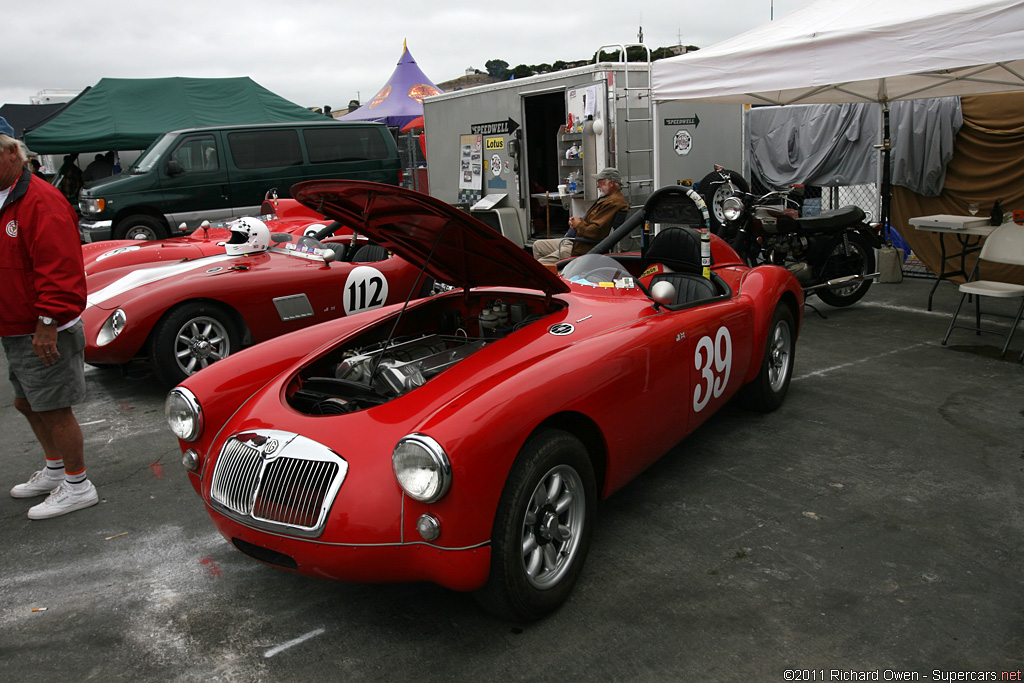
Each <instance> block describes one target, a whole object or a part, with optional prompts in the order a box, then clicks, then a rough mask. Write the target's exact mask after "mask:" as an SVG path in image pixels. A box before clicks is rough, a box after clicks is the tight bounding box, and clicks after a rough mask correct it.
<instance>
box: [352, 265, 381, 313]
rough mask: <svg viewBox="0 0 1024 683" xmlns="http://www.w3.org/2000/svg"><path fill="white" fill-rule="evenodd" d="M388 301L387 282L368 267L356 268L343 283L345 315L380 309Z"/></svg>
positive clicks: (375, 270)
mask: <svg viewBox="0 0 1024 683" xmlns="http://www.w3.org/2000/svg"><path fill="white" fill-rule="evenodd" d="M387 300H388V281H387V279H386V278H385V277H384V275H383V274H382V273H381V272H380V271H379V270H377V269H376V268H372V267H370V266H357V267H355V268H353V269H352V272H351V273H349V274H348V280H346V281H345V315H351V314H353V313H358V312H360V311H366V310H369V309H371V308H380V307H381V306H383V305H384V303H385V302H386V301H387Z"/></svg>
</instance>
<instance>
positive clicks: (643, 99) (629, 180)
mask: <svg viewBox="0 0 1024 683" xmlns="http://www.w3.org/2000/svg"><path fill="white" fill-rule="evenodd" d="M631 47H634V48H635V47H639V48H642V49H643V50H644V52H645V53H646V55H647V64H646V67H647V68H646V71H639V70H633V69H630V68H629V64H630V63H629V61H628V59H627V54H626V50H627V49H628V48H631ZM606 51H607V52H609V53H611V52H615V51H617V52H618V53H619V62H611V64H614V65H621V72H622V73H623V78H622V82H623V88H622V94H621V95H619V94H618V92H617V91H618V86H617V84H618V78H616V79H615V83H616V86H615V89H614V91H613V97H614V99H615V100H616V104H615V107H614V110H615V116H616V119H617V117H618V100H620V99H624V100H625V106H624V107H623V111H624V112H625V115H624V118H623V119H622V120H621V121H620V120H616V121H615V124H616V125H615V131H616V134H615V150H614V152H615V156H614V157H613V158H614V159H615V162H616V164H618V163H619V161H620V160H622V161H625V164H624V166H622V167H619V172H620V173H622V177H623V184H624V185H625V187H624V188H623V191H624V194H625V195H626V201H628V202H629V205H630V208H636V207H639V206H643V203H644V201H645V200H646V199H647V197H648V196H649V195H650V194H651V193H652V192H654V102H653V98H652V96H651V50H650V48H649V47H647V46H646V45H644V44H643V43H629V44H619V45H602V46H601V47H600V48H599V49H598V51H597V54H596V55H595V56H594V63H595V64H599V63H600V60H601V53H602V52H606ZM636 64H642V62H636ZM611 71H612V72H613V73H615V74H617V73H619V72H620V69H618V68H615V67H614V66H613V68H612V69H611ZM631 72H632V74H633V79H634V80H633V83H632V84H631V82H630V73H631ZM640 76H644V77H646V81H647V82H646V84H645V85H637V84H636V81H637V79H638V78H639V77H640ZM631 105H636V106H631ZM630 109H632V110H633V111H634V112H637V111H638V112H639V113H640V116H638V117H632V116H630ZM619 124H621V125H619ZM632 124H645V129H646V131H645V133H644V137H645V138H646V139H645V140H644V141H636V140H635V138H636V137H638V136H637V135H636V133H635V131H634V134H632V135H631V133H630V129H631V128H634V125H632ZM620 137H621V139H622V143H623V144H622V147H621V150H620V146H619V140H620ZM634 141H635V144H637V145H641V144H642V143H643V142H646V145H645V146H641V147H635V148H634V146H633V145H634ZM620 151H621V152H622V156H621V157H620V155H619V152H620Z"/></svg>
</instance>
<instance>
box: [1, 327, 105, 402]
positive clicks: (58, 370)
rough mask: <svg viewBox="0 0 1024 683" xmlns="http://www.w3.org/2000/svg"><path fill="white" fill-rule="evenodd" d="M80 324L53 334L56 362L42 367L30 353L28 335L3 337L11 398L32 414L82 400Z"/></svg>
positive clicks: (83, 340)
mask: <svg viewBox="0 0 1024 683" xmlns="http://www.w3.org/2000/svg"><path fill="white" fill-rule="evenodd" d="M82 328H83V324H82V321H81V320H79V321H78V322H77V323H75V324H74V325H72V326H71V327H69V328H68V329H66V330H61V331H60V332H58V333H57V351H58V352H59V353H60V360H59V361H57V363H56V364H55V365H44V364H43V361H42V360H40V358H39V356H37V355H36V354H35V352H34V351H33V350H32V335H31V334H28V335H22V336H19V337H4V338H3V342H4V352H6V354H7V376H8V378H9V379H10V380H11V386H13V387H14V395H15V396H17V397H18V398H24V399H26V400H28V404H29V405H30V406H32V410H34V411H36V412H40V411H47V410H57V409H59V408H69V407H71V406H73V405H75V404H76V403H81V402H82V401H84V400H85V332H84V331H83V329H82Z"/></svg>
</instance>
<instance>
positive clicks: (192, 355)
mask: <svg viewBox="0 0 1024 683" xmlns="http://www.w3.org/2000/svg"><path fill="white" fill-rule="evenodd" d="M230 353H231V340H230V337H229V336H228V331H227V328H225V327H224V323H222V322H221V321H219V320H217V319H216V318H212V317H210V316H205V315H204V316H197V317H195V318H191V319H189V320H186V321H185V324H183V325H182V326H181V328H180V329H179V330H178V333H177V334H176V335H175V338H174V360H175V362H176V363H177V364H178V367H179V368H180V369H181V371H182V372H183V373H185V375H186V376H189V375H194V374H195V373H197V372H199V371H200V370H202V369H203V368H205V367H206V366H208V365H209V364H210V363H213V362H214V361H217V360H220V359H221V358H226V357H227V356H228V355H230Z"/></svg>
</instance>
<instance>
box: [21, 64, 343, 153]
mask: <svg viewBox="0 0 1024 683" xmlns="http://www.w3.org/2000/svg"><path fill="white" fill-rule="evenodd" d="M323 118H324V117H323V115H322V114H317V113H316V112H314V111H311V110H309V109H306V108H304V107H301V106H299V105H297V104H295V103H294V102H290V101H288V100H286V99H284V98H283V97H280V96H279V95H275V94H274V93H272V92H271V91H269V90H267V89H266V88H264V87H263V86H261V85H259V84H258V83H256V82H255V81H253V80H252V79H250V78H246V77H240V78H180V77H175V78H104V79H101V80H100V82H99V83H97V84H96V85H95V86H93V87H92V88H90V89H89V90H88V91H87V92H85V93H83V94H82V95H81V96H79V97H78V98H77V99H75V100H74V101H72V102H71V103H70V104H68V106H67V107H66V108H65V109H64V110H63V111H61V112H60V113H59V114H57V115H56V116H54V117H53V118H52V119H49V120H47V121H45V122H43V123H41V124H39V125H38V126H37V127H34V128H31V127H30V128H28V129H27V130H26V132H25V137H24V140H25V144H26V145H28V148H29V149H31V150H32V151H33V152H36V153H37V154H73V153H78V152H106V151H109V150H116V151H120V150H133V149H145V148H147V147H149V145H150V143H151V142H153V140H155V139H156V138H158V137H159V136H161V135H163V134H164V133H166V132H168V131H171V130H178V129H180V128H194V127H198V126H217V125H228V124H243V123H275V122H286V121H302V120H317V121H322V120H323Z"/></svg>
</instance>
